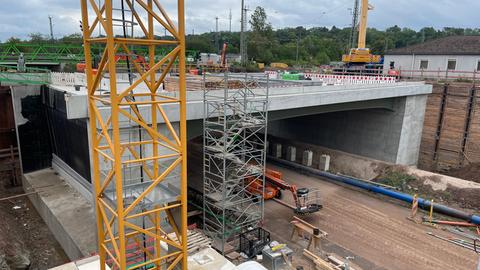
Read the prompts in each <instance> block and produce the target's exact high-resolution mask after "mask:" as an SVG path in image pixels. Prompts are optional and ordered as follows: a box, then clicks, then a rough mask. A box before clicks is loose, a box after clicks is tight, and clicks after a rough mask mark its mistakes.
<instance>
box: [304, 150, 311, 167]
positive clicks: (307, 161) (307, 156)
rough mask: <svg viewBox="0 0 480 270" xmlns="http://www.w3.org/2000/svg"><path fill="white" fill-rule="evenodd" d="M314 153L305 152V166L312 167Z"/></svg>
mask: <svg viewBox="0 0 480 270" xmlns="http://www.w3.org/2000/svg"><path fill="white" fill-rule="evenodd" d="M312 161H313V152H312V151H310V150H305V151H303V158H302V164H303V165H305V166H312Z"/></svg>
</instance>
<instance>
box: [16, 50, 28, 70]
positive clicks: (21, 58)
mask: <svg viewBox="0 0 480 270" xmlns="http://www.w3.org/2000/svg"><path fill="white" fill-rule="evenodd" d="M25 70H26V67H25V57H24V56H23V53H20V56H18V60H17V72H25Z"/></svg>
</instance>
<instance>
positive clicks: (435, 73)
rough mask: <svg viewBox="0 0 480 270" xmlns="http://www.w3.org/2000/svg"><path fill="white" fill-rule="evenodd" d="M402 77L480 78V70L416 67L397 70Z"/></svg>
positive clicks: (459, 79)
mask: <svg viewBox="0 0 480 270" xmlns="http://www.w3.org/2000/svg"><path fill="white" fill-rule="evenodd" d="M396 72H397V73H398V76H399V77H400V78H401V79H407V80H408V79H416V80H457V81H462V80H466V81H467V80H480V72H479V71H477V70H473V71H466V70H441V69H438V70H425V69H414V70H405V69H400V70H397V71H396Z"/></svg>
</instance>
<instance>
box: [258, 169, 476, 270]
mask: <svg viewBox="0 0 480 270" xmlns="http://www.w3.org/2000/svg"><path fill="white" fill-rule="evenodd" d="M269 167H271V168H273V169H276V170H279V171H281V172H283V173H284V179H285V180H287V181H289V182H290V183H293V184H296V185H297V186H298V187H309V188H320V189H321V191H322V197H323V205H324V209H323V210H321V211H320V212H319V213H316V214H314V215H311V216H308V217H304V219H305V220H306V221H308V222H310V223H311V224H314V225H316V226H318V227H320V228H321V229H322V230H324V231H326V232H328V233H329V235H328V238H327V240H324V241H322V250H317V251H316V253H317V254H321V253H322V252H327V253H336V254H338V255H339V257H345V256H354V257H355V259H354V260H353V262H354V263H355V264H356V265H357V266H359V267H360V268H361V269H364V270H367V269H368V270H372V269H389V270H405V269H419V270H424V269H425V270H451V269H456V270H471V269H475V267H476V263H477V260H478V259H477V258H478V257H477V255H476V254H475V253H474V252H472V251H468V250H466V249H464V248H461V247H458V246H455V245H453V244H450V243H448V242H444V241H442V240H439V239H436V238H433V237H431V236H428V235H427V234H426V233H427V232H428V231H433V232H434V233H435V234H438V235H442V236H446V235H448V234H446V233H445V232H443V231H441V230H439V229H435V228H431V227H427V226H425V225H420V224H416V223H414V222H412V221H409V220H407V219H406V217H407V216H409V214H410V210H409V209H408V208H407V207H404V206H402V205H399V204H397V203H394V202H392V201H389V200H388V199H385V198H382V197H377V196H373V195H370V194H368V193H366V192H361V191H357V190H353V189H350V188H347V187H342V186H339V185H336V184H333V183H330V182H326V181H322V180H319V179H318V178H314V177H309V176H305V175H301V174H299V173H296V172H294V171H290V170H288V169H285V168H281V167H277V166H274V165H269ZM283 200H284V201H285V202H288V203H290V204H293V200H292V198H291V196H289V194H286V193H285V195H284V198H283ZM292 216H293V211H292V210H291V209H289V208H287V207H285V206H283V205H280V204H279V203H276V202H274V201H268V202H266V205H265V226H266V228H267V229H268V230H270V231H271V233H272V236H273V238H274V239H277V240H279V241H280V242H287V243H289V245H290V246H291V247H293V249H294V250H295V252H296V254H297V256H296V260H295V264H296V265H302V266H304V267H305V269H306V270H307V269H313V268H312V266H311V265H310V264H309V262H308V261H306V260H305V259H304V258H303V256H302V255H301V252H302V249H303V248H305V247H306V241H304V240H295V241H293V242H290V241H289V238H290V234H291V225H290V224H289V222H290V221H291V219H292Z"/></svg>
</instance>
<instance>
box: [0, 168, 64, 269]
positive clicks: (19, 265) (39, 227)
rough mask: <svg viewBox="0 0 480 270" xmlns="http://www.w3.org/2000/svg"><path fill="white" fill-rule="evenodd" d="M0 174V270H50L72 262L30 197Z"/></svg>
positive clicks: (5, 175) (4, 175)
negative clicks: (21, 195) (10, 184)
mask: <svg viewBox="0 0 480 270" xmlns="http://www.w3.org/2000/svg"><path fill="white" fill-rule="evenodd" d="M7 177H9V175H7V174H2V173H0V199H2V200H1V201H0V269H5V270H8V269H34V270H36V269H39V270H43V269H49V268H51V267H54V266H57V265H61V264H64V263H66V262H68V261H69V259H68V257H67V256H66V254H65V253H64V252H63V249H62V248H61V246H60V245H59V244H58V242H57V241H56V240H55V238H54V236H53V234H52V233H51V232H50V231H49V229H48V227H47V225H46V224H45V222H43V220H42V218H41V217H40V215H39V214H38V212H37V211H36V210H35V208H34V207H33V205H32V204H31V203H30V200H29V199H28V197H26V196H23V197H18V198H12V199H7V200H5V199H3V198H7V197H11V196H14V195H18V194H23V193H24V191H23V188H22V187H21V186H18V187H9V186H8V185H9V180H8V178H7Z"/></svg>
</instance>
